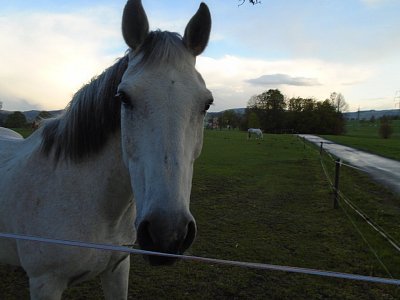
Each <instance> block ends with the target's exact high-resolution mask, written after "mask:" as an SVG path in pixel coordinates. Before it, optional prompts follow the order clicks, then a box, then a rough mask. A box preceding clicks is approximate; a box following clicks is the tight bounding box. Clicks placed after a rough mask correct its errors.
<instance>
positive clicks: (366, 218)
mask: <svg viewBox="0 0 400 300" xmlns="http://www.w3.org/2000/svg"><path fill="white" fill-rule="evenodd" d="M303 141H304V140H303ZM304 143H305V141H304ZM305 145H307V146H308V147H309V148H310V149H313V150H316V147H312V146H309V145H308V144H305ZM315 146H316V145H315ZM324 153H326V154H327V155H328V157H329V158H330V160H331V161H333V162H334V163H340V166H346V167H349V168H351V169H355V170H358V171H362V172H365V170H363V169H361V168H357V167H355V166H352V165H349V164H346V163H343V162H342V161H339V162H336V160H335V159H334V158H333V157H332V155H331V154H330V153H329V152H327V151H325V150H324V149H323V148H322V146H321V147H320V151H319V154H320V163H321V167H322V170H323V172H324V174H325V177H326V180H327V181H328V184H329V186H330V187H331V189H332V190H333V191H335V190H336V189H335V186H334V182H333V180H332V179H331V177H330V176H329V172H328V170H327V168H326V166H325V164H324V161H323V160H324V158H323V154H324ZM337 193H338V196H339V198H340V199H341V200H343V201H341V202H342V204H343V203H344V204H346V205H347V207H348V208H349V209H351V210H352V211H353V212H355V213H356V214H357V215H359V216H360V217H361V218H362V219H363V220H364V221H365V222H366V223H367V224H368V225H369V226H370V227H371V228H373V229H374V230H375V231H376V232H378V233H379V234H380V235H381V236H382V237H383V238H384V239H385V240H386V241H387V242H388V243H389V244H390V245H391V246H392V247H393V248H394V249H395V250H396V251H398V252H400V246H399V242H398V241H397V240H396V239H395V238H393V237H392V236H391V235H390V234H388V233H387V232H386V231H385V230H384V229H383V228H382V227H381V226H379V225H378V224H376V223H375V222H374V221H373V220H372V219H371V218H370V217H369V216H368V215H367V214H366V213H365V212H363V211H362V210H361V209H359V208H358V207H357V206H356V205H355V204H354V203H353V202H352V201H351V200H350V199H349V198H348V197H346V196H345V195H344V194H343V192H342V191H340V190H338V191H337ZM340 207H341V208H342V210H343V212H344V213H345V215H346V217H347V218H348V219H349V221H350V223H351V224H352V225H353V227H354V228H355V230H356V231H357V232H358V234H359V235H360V236H361V238H362V239H363V241H364V242H365V243H366V244H367V246H368V249H369V250H370V251H371V253H372V254H373V255H374V256H375V258H376V259H377V261H378V262H379V264H380V265H381V266H382V268H383V269H384V270H385V272H386V273H387V274H388V275H389V276H390V277H391V278H393V276H392V274H391V273H390V271H389V269H388V268H387V266H386V265H385V264H384V263H383V261H382V259H381V258H380V257H379V255H378V253H377V251H376V250H375V249H374V248H373V247H372V245H371V244H370V243H369V242H368V240H367V238H366V237H365V235H364V234H363V233H362V232H361V230H360V229H359V228H358V226H357V224H356V222H355V221H354V220H353V219H352V218H351V217H350V214H349V213H348V211H347V210H346V209H344V207H343V205H340Z"/></svg>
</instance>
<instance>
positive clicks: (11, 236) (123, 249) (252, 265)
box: [0, 141, 400, 286]
mask: <svg viewBox="0 0 400 300" xmlns="http://www.w3.org/2000/svg"><path fill="white" fill-rule="evenodd" d="M304 147H308V148H309V149H311V150H312V151H317V152H318V150H317V149H316V148H315V147H312V146H311V145H308V144H307V143H306V142H305V141H304ZM322 154H323V153H322V151H320V161H321V166H322V169H323V172H324V174H325V176H326V179H327V181H328V183H329V185H330V187H331V188H332V189H333V190H337V188H335V183H334V181H333V180H332V179H331V175H330V174H329V173H330V172H329V169H328V168H327V166H326V165H325V163H324V161H323V155H322ZM327 157H329V159H330V160H331V161H335V159H334V157H333V156H332V155H330V154H329V155H327ZM341 164H342V165H343V166H348V167H351V168H354V169H358V170H360V169H359V168H355V167H353V166H351V165H348V164H343V163H341ZM337 192H338V195H339V196H340V198H341V199H342V200H343V202H342V203H345V204H346V205H347V207H348V208H349V209H351V210H352V211H354V212H356V213H357V214H358V215H359V216H360V217H361V218H362V219H364V220H365V221H366V222H367V224H369V225H370V226H371V227H372V228H373V229H374V230H375V231H377V232H378V233H379V234H380V235H381V236H382V237H384V238H385V240H387V241H388V242H389V243H390V244H391V245H392V246H393V247H394V249H396V250H397V251H399V252H400V246H399V243H398V241H397V240H396V239H394V238H393V237H392V236H391V235H389V234H388V233H387V232H385V230H383V229H382V227H380V226H379V225H377V224H376V223H375V222H373V221H372V220H371V218H370V217H368V216H367V215H366V214H365V212H363V211H361V209H359V208H358V207H357V206H356V205H355V204H354V203H353V202H352V201H350V200H349V198H347V197H346V196H345V195H343V193H342V192H340V191H338V190H337ZM341 207H342V209H343V211H344V213H345V215H346V216H347V217H348V218H349V220H350V222H351V223H352V224H353V226H354V228H355V229H356V231H357V232H358V233H359V234H360V235H361V237H362V239H363V240H364V241H365V243H366V244H367V245H368V247H369V249H370V251H371V252H372V253H373V254H374V256H375V257H376V259H377V260H378V262H379V264H380V265H381V266H382V268H383V269H384V270H385V272H386V273H387V274H388V276H389V277H390V278H382V277H374V276H365V275H358V274H349V273H341V272H332V271H325V270H317V269H309V268H299V267H291V266H282V265H271V264H263V263H253V262H242V261H233V260H223V259H215V258H208V257H198V256H189V255H177V254H170V253H160V252H154V251H145V250H140V249H134V248H130V247H127V246H118V245H108V244H98V243H88V242H82V241H71V240H61V239H50V238H45V237H37V236H27V235H22V234H13V233H0V238H3V239H13V240H22V241H29V242H38V243H48V244H53V245H62V246H67V247H80V248H88V249H97V250H101V251H118V252H125V253H129V254H142V255H155V256H163V257H169V258H177V259H182V260H188V261H199V262H203V263H210V264H223V265H230V266H237V267H243V268H252V269H261V270H274V271H283V272H290V273H302V274H308V275H316V276H323V277H330V278H342V279H348V280H358V281H365V282H371V283H384V284H390V285H396V286H400V279H395V278H393V276H392V274H391V272H390V271H389V269H388V268H387V266H386V265H385V264H384V263H383V261H382V259H381V258H380V256H379V255H378V253H377V251H376V250H375V249H374V248H373V247H372V246H371V244H370V243H369V242H368V240H367V239H366V237H365V235H364V234H363V233H362V231H361V230H360V229H359V228H358V226H357V224H356V222H355V221H354V220H353V219H352V218H351V217H350V215H349V212H348V211H347V210H346V209H344V208H343V206H341Z"/></svg>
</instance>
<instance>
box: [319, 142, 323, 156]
mask: <svg viewBox="0 0 400 300" xmlns="http://www.w3.org/2000/svg"><path fill="white" fill-rule="evenodd" d="M320 143H321V147H320V148H319V155H322V150H324V142H320Z"/></svg>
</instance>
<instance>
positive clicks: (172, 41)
mask: <svg viewBox="0 0 400 300" xmlns="http://www.w3.org/2000/svg"><path fill="white" fill-rule="evenodd" d="M186 53H187V51H186ZM139 54H140V55H141V56H140V57H141V58H140V61H139V62H138V64H137V66H142V67H143V66H149V65H159V64H160V63H161V62H167V63H170V64H174V65H176V66H178V64H179V63H182V61H183V57H185V56H184V55H185V47H184V45H183V42H182V38H181V37H180V35H179V34H177V33H172V32H168V31H159V30H157V31H152V32H150V33H149V34H148V36H147V37H146V39H145V41H144V42H143V44H142V45H141V46H140V47H139V49H138V50H137V52H136V54H135V55H139ZM128 56H129V54H127V55H125V56H124V57H122V58H121V59H119V60H118V61H117V62H116V63H115V64H114V65H113V66H111V67H109V68H108V69H106V70H105V71H104V72H103V73H102V74H101V75H99V76H97V77H95V78H93V79H92V80H91V81H90V82H89V83H88V84H86V85H84V86H83V87H82V88H81V89H80V90H79V91H78V92H77V93H76V94H75V95H74V96H73V98H72V100H71V102H70V103H69V104H68V106H67V107H66V109H65V112H64V113H63V114H62V115H61V116H60V117H58V118H55V119H50V120H48V121H46V122H45V123H44V125H43V132H42V138H43V139H42V145H41V149H42V151H43V152H44V153H45V154H46V155H49V154H50V153H51V152H52V151H53V152H54V158H55V160H56V161H58V160H59V159H60V158H69V159H72V160H74V161H79V160H82V159H83V158H86V157H89V156H90V155H91V154H94V153H97V152H98V151H100V150H101V149H102V147H103V146H104V145H105V143H106V142H107V139H108V137H109V135H110V134H112V133H114V132H116V131H117V130H118V129H119V128H120V119H121V116H120V103H119V101H117V100H115V99H114V95H115V94H116V92H117V87H118V85H119V83H120V82H121V79H122V75H123V74H124V72H125V71H126V69H127V67H128V61H129V58H128ZM138 57H139V56H138Z"/></svg>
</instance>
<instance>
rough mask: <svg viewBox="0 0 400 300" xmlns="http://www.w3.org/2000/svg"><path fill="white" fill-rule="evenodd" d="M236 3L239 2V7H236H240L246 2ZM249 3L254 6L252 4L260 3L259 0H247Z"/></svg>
mask: <svg viewBox="0 0 400 300" xmlns="http://www.w3.org/2000/svg"><path fill="white" fill-rule="evenodd" d="M238 1H239V5H238V6H242V5H243V4H244V3H245V2H246V0H238ZM249 3H251V4H253V5H254V4H259V3H261V1H259V0H249Z"/></svg>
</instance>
